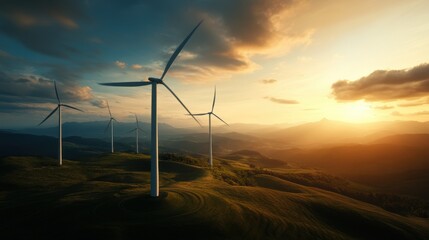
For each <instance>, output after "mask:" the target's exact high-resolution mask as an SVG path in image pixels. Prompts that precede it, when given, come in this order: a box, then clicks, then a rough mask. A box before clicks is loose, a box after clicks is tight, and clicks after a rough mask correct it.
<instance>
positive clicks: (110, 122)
mask: <svg viewBox="0 0 429 240" xmlns="http://www.w3.org/2000/svg"><path fill="white" fill-rule="evenodd" d="M107 109H108V110H109V115H110V120H109V123H108V124H107V127H106V130H105V131H107V129H108V128H109V127H110V138H111V145H112V153H114V152H115V151H114V148H113V122H114V121H115V122H118V121H117V120H116V119H115V118H114V117H113V116H112V112H111V111H110V106H109V102H108V101H107Z"/></svg>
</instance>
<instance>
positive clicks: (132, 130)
mask: <svg viewBox="0 0 429 240" xmlns="http://www.w3.org/2000/svg"><path fill="white" fill-rule="evenodd" d="M136 130H137V128H134V129H131V130H130V131H128V132H127V133H130V132H134V131H136Z"/></svg>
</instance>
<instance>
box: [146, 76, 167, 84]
mask: <svg viewBox="0 0 429 240" xmlns="http://www.w3.org/2000/svg"><path fill="white" fill-rule="evenodd" d="M148 80H149V81H150V82H156V83H157V84H164V81H162V79H160V78H154V77H150V78H148Z"/></svg>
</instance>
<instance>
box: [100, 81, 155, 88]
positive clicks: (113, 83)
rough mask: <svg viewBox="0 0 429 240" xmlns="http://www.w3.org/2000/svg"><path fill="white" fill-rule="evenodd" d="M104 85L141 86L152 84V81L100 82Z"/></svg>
mask: <svg viewBox="0 0 429 240" xmlns="http://www.w3.org/2000/svg"><path fill="white" fill-rule="evenodd" d="M98 84H100V85H103V86H113V87H140V86H146V85H150V84H152V83H151V82H143V81H140V82H111V83H98Z"/></svg>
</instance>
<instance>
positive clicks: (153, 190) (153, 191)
mask: <svg viewBox="0 0 429 240" xmlns="http://www.w3.org/2000/svg"><path fill="white" fill-rule="evenodd" d="M151 127H152V129H151V131H150V134H151V150H150V151H151V160H150V195H151V196H152V197H158V196H159V175H158V174H159V165H158V114H157V82H156V81H153V82H152V113H151Z"/></svg>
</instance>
